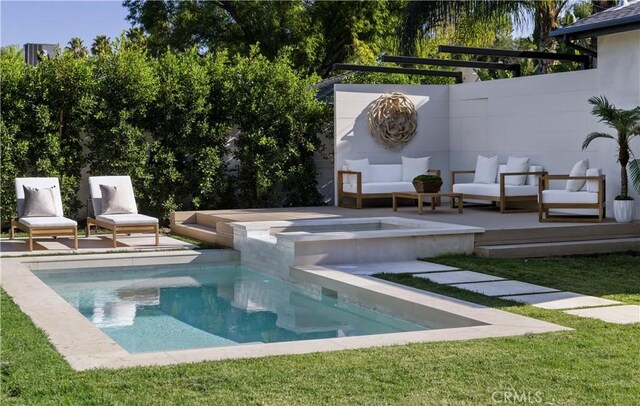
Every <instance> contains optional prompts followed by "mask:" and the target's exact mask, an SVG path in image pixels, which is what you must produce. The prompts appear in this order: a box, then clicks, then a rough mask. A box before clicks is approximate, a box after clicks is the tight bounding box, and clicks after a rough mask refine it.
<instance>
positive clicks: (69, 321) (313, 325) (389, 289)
mask: <svg viewBox="0 0 640 406" xmlns="http://www.w3.org/2000/svg"><path fill="white" fill-rule="evenodd" d="M239 261H240V255H239V253H238V252H236V251H232V250H204V251H179V252H178V251H175V252H169V251H168V252H153V253H135V254H132V253H122V254H117V253H116V254H91V255H74V256H50V257H45V256H43V257H19V258H2V260H1V262H2V287H3V289H4V290H5V291H6V292H7V293H8V294H9V295H10V296H11V297H12V299H13V300H14V302H15V303H16V304H17V305H18V306H20V309H21V310H22V311H23V312H24V313H25V314H27V315H28V316H29V317H30V318H31V320H32V321H33V323H34V324H35V325H36V326H37V327H39V328H41V329H42V330H43V331H44V332H45V334H46V335H47V337H48V339H49V341H50V342H51V343H52V344H53V346H54V347H55V348H56V349H57V350H58V351H59V352H60V354H62V355H63V356H64V358H65V360H66V361H67V362H68V363H69V364H70V365H71V367H72V368H73V369H75V370H77V371H83V370H88V369H93V368H123V367H133V366H150V365H172V364H180V363H191V362H201V361H214V360H224V359H237V358H253V357H264V356H274V355H285V354H286V355H292V354H308V353H314V352H325V351H341V350H347V349H357V348H370V347H378V346H387V345H403V344H408V343H419V342H428V341H443V340H468V339H474V338H483V337H504V336H512V335H522V334H536V333H543V332H549V331H560V330H566V328H565V327H562V326H557V325H554V324H551V323H547V322H543V321H540V320H535V319H531V318H527V317H523V316H519V315H517V314H513V313H507V312H503V311H500V310H497V309H493V308H489V307H484V306H480V305H477V304H473V303H468V302H464V301H460V300H456V299H452V298H449V297H446V296H442V295H438V294H434V293H430V292H426V291H421V290H416V289H413V288H410V287H407V286H401V285H396V284H393V283H390V282H387V281H384V280H380V279H377V278H374V277H370V276H364V275H352V274H350V273H348V272H345V271H342V270H339V269H334V268H331V267H325V266H321V265H304V266H302V265H300V266H292V267H291V268H290V272H289V275H288V279H287V281H289V282H292V283H291V284H290V283H289V282H285V281H284V280H282V279H278V278H275V279H274V278H273V277H270V276H267V275H265V274H262V273H259V274H256V273H255V272H252V271H250V270H247V269H243V268H241V267H240V266H239ZM225 264H226V265H225ZM229 264H232V265H229ZM167 265H170V266H167ZM391 266H392V265H391ZM45 282H46V283H45ZM213 286H215V288H214V287H213ZM274 286H275V288H273V287H274ZM187 293H188V294H187ZM223 310H224V311H223ZM374 310H375V311H374ZM136 322H138V323H136ZM161 322H162V323H161ZM258 327H260V328H258ZM276 340H280V341H276ZM284 340H289V341H284Z"/></svg>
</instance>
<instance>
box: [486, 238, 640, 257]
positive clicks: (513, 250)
mask: <svg viewBox="0 0 640 406" xmlns="http://www.w3.org/2000/svg"><path fill="white" fill-rule="evenodd" d="M624 251H640V237H631V238H609V239H600V240H581V241H559V242H547V243H544V242H540V243H533V244H504V245H485V246H476V248H475V250H474V252H475V254H476V255H478V256H481V257H489V258H526V257H546V256H552V255H581V254H601V253H609V252H624Z"/></svg>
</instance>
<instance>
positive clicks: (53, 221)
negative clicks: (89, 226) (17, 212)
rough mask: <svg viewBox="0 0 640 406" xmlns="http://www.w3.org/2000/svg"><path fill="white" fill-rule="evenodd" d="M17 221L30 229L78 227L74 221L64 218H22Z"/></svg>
mask: <svg viewBox="0 0 640 406" xmlns="http://www.w3.org/2000/svg"><path fill="white" fill-rule="evenodd" d="M18 221H19V222H20V223H22V224H24V225H25V226H27V227H31V228H51V227H75V226H77V225H78V223H76V222H75V221H73V220H70V219H68V218H64V217H22V218H20V219H19V220H18Z"/></svg>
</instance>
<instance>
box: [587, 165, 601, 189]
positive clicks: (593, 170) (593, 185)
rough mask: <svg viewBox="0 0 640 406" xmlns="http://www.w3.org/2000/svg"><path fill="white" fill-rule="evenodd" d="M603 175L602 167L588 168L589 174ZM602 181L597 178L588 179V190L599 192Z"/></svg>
mask: <svg viewBox="0 0 640 406" xmlns="http://www.w3.org/2000/svg"><path fill="white" fill-rule="evenodd" d="M600 175H602V171H601V170H600V168H590V169H587V176H600ZM599 185H600V182H599V181H597V180H588V181H587V192H592V193H598V189H599V188H600V186H599Z"/></svg>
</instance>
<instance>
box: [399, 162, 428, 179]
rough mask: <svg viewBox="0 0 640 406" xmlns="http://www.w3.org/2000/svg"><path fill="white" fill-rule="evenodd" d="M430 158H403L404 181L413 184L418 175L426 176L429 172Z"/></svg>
mask: <svg viewBox="0 0 640 406" xmlns="http://www.w3.org/2000/svg"><path fill="white" fill-rule="evenodd" d="M430 159H431V157H430V156H428V157H425V158H407V157H404V156H403V157H402V181H403V182H413V178H415V177H416V176H418V175H425V174H426V173H427V172H429V160H430Z"/></svg>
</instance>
